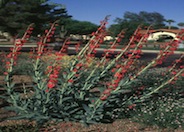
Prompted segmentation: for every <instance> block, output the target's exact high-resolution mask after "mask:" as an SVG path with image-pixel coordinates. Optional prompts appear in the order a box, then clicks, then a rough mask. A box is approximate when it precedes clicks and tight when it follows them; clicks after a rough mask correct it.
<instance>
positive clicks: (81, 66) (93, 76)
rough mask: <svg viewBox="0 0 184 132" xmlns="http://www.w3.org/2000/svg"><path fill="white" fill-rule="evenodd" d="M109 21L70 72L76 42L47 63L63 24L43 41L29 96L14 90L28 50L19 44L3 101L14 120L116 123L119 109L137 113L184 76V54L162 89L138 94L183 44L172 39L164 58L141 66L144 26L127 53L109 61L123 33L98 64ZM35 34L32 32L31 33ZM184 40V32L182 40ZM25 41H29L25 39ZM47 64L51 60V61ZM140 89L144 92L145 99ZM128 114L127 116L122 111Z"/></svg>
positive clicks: (7, 75) (76, 58)
mask: <svg viewBox="0 0 184 132" xmlns="http://www.w3.org/2000/svg"><path fill="white" fill-rule="evenodd" d="M107 21H108V17H106V18H105V19H104V20H103V21H102V22H101V26H100V27H99V28H98V30H97V31H96V32H94V33H92V37H91V39H90V40H89V41H88V42H87V44H85V46H84V47H76V48H77V49H78V50H77V55H76V56H74V57H71V58H70V59H68V62H67V67H65V64H63V62H62V59H63V58H65V57H66V55H65V53H63V51H66V47H67V45H68V44H69V43H70V41H69V40H68V39H66V41H65V42H64V44H63V47H62V48H61V50H59V51H57V52H55V55H54V57H53V56H51V58H53V60H52V59H48V60H51V61H48V62H47V63H45V62H44V57H45V55H48V52H49V51H48V50H47V49H46V47H47V45H46V44H47V42H50V39H51V37H52V36H53V35H54V32H55V30H56V28H55V26H57V22H54V23H53V24H52V25H51V26H50V29H48V30H46V31H45V34H44V35H43V36H42V37H40V41H39V42H38V47H37V50H36V53H35V54H34V55H33V56H32V59H31V62H32V64H33V73H32V74H33V76H32V78H33V80H34V82H33V89H32V93H31V94H30V93H29V91H28V90H27V89H26V88H25V87H23V93H24V95H25V96H24V97H22V96H21V94H20V93H18V92H16V91H15V90H14V82H13V81H12V73H13V69H14V67H15V63H14V62H15V61H16V59H17V57H18V54H17V51H19V50H20V49H21V46H22V45H18V46H19V48H17V45H16V43H15V47H14V48H13V50H12V53H10V55H9V56H8V57H9V59H10V61H8V63H6V72H5V73H4V74H5V81H6V85H5V89H6V90H7V96H2V97H3V98H5V99H6V100H7V101H8V102H9V103H10V104H11V105H10V106H8V107H7V109H9V110H13V111H15V112H16V113H17V116H15V117H12V118H11V119H30V120H36V121H37V122H38V123H40V124H42V123H45V122H48V121H51V120H54V121H76V122H82V123H84V124H92V123H99V122H103V123H107V122H112V121H113V120H114V119H116V118H115V117H114V115H118V113H117V112H118V111H116V110H118V109H121V110H125V109H126V108H134V107H135V106H136V105H138V104H141V103H143V102H146V101H148V100H150V99H151V98H152V97H153V95H155V94H156V93H158V92H159V91H160V90H161V89H163V88H164V87H165V86H166V85H168V84H170V83H173V82H174V81H176V80H177V79H178V78H179V77H180V76H183V72H184V68H183V65H181V66H180V67H179V68H178V69H176V65H175V64H177V63H179V62H181V61H182V60H183V57H184V55H183V54H182V55H181V57H180V58H179V59H178V60H177V61H176V62H175V63H174V64H173V65H172V66H171V67H170V68H168V69H167V73H168V74H170V76H169V75H166V77H167V78H164V79H163V80H161V81H160V82H159V84H158V85H151V86H150V85H147V86H144V87H143V86H138V88H136V89H133V84H134V83H136V84H138V83H139V81H138V77H139V76H141V75H142V74H146V72H147V70H148V69H150V68H152V67H154V66H156V65H157V64H161V63H162V62H163V60H164V59H165V58H167V57H168V56H169V55H172V54H173V52H174V50H176V47H177V44H178V42H179V41H177V40H172V41H171V42H168V43H166V44H165V45H164V46H163V49H162V50H161V51H160V53H159V54H158V56H157V57H156V58H155V59H153V60H152V61H150V62H149V63H148V64H147V65H145V66H139V67H138V66H137V65H136V63H137V59H139V58H140V57H141V54H142V51H141V48H142V44H143V43H144V42H146V40H147V37H148V34H149V29H150V27H148V28H147V33H146V34H141V33H140V29H141V28H140V27H138V28H137V29H136V31H135V32H134V34H133V35H132V37H131V38H130V41H129V43H128V44H127V45H125V47H124V48H122V51H120V52H118V54H117V55H116V57H115V58H114V59H109V56H110V55H111V54H114V53H115V49H116V46H118V44H120V42H121V40H122V39H123V37H124V34H125V32H126V30H122V32H120V33H119V35H118V36H117V39H115V40H114V42H112V43H110V46H109V49H105V50H104V54H103V55H102V58H101V59H100V60H98V61H94V62H93V63H91V61H93V60H95V54H96V53H97V48H98V47H99V45H100V44H102V43H103V42H104V37H105V36H106V35H107V32H106V24H107ZM28 31H29V30H28ZM178 36H179V37H181V36H183V31H181V33H180V34H179V35H178ZM24 39H25V38H24V37H23V38H22V40H24ZM46 61H47V59H46ZM139 90H142V91H141V92H140V93H139V94H138V93H137V92H138V91H139ZM121 112H123V111H121Z"/></svg>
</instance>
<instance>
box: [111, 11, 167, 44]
mask: <svg viewBox="0 0 184 132" xmlns="http://www.w3.org/2000/svg"><path fill="white" fill-rule="evenodd" d="M164 22H165V18H164V16H163V15H161V14H160V13H157V12H151V13H149V12H145V11H141V12H139V13H132V12H125V13H124V16H123V18H116V19H115V23H116V24H113V25H111V26H110V27H109V31H110V32H111V33H112V35H113V36H116V35H117V34H118V33H119V32H120V31H121V30H122V29H127V31H126V36H125V38H124V40H123V43H126V42H127V41H128V40H129V38H130V36H131V35H132V34H133V32H134V31H135V29H136V28H137V26H138V25H143V26H148V25H151V24H152V25H153V28H162V27H164V26H165V24H164Z"/></svg>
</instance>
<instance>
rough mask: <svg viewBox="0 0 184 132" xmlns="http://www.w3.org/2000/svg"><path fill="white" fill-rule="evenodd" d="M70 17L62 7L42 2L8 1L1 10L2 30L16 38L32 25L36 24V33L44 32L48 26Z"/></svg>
mask: <svg viewBox="0 0 184 132" xmlns="http://www.w3.org/2000/svg"><path fill="white" fill-rule="evenodd" d="M64 17H68V15H67V12H66V8H64V7H62V6H61V5H54V4H49V3H41V1H40V0H31V1H30V0H23V1H22V0H7V1H4V2H3V4H1V8H0V21H1V23H0V30H1V31H6V32H8V33H10V35H12V36H14V35H17V34H18V33H19V34H21V32H22V31H24V30H25V28H26V27H27V25H29V24H30V23H34V24H35V30H34V33H35V34H38V33H40V32H41V31H43V29H44V27H45V26H47V25H46V24H47V23H49V22H53V21H55V20H56V19H62V18H64Z"/></svg>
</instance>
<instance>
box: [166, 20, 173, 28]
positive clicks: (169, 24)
mask: <svg viewBox="0 0 184 132" xmlns="http://www.w3.org/2000/svg"><path fill="white" fill-rule="evenodd" d="M165 21H166V22H167V23H168V29H171V24H172V23H174V22H175V21H174V20H172V19H168V20H165Z"/></svg>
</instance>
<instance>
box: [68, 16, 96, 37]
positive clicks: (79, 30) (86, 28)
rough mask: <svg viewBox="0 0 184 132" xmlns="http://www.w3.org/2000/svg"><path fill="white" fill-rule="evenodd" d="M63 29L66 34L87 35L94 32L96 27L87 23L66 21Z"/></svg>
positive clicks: (72, 20)
mask: <svg viewBox="0 0 184 132" xmlns="http://www.w3.org/2000/svg"><path fill="white" fill-rule="evenodd" d="M65 28H66V30H67V33H68V34H78V35H88V34H91V33H92V32H94V31H96V30H97V28H98V25H96V24H93V23H91V22H88V21H79V20H74V19H67V20H66V21H65Z"/></svg>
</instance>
